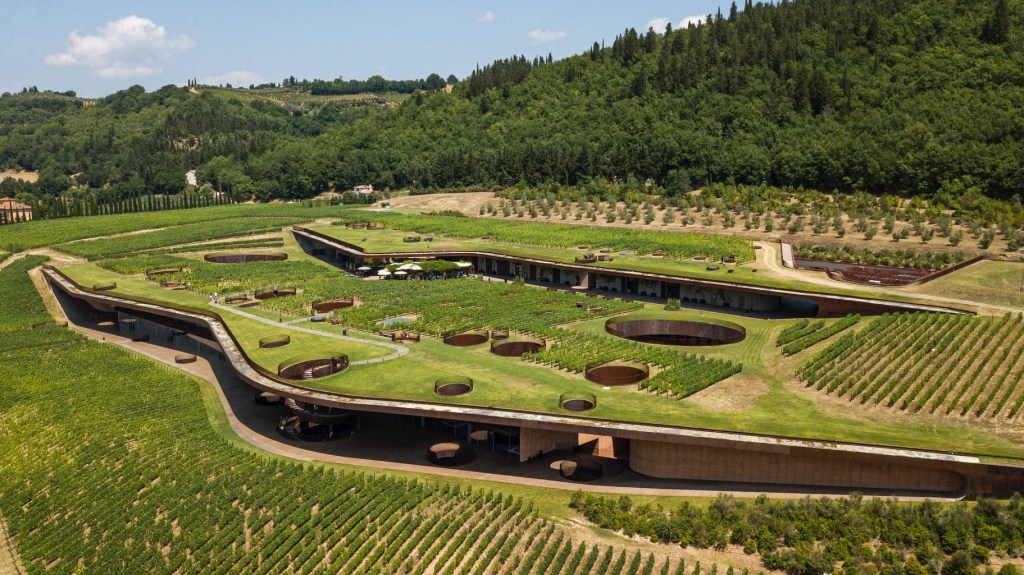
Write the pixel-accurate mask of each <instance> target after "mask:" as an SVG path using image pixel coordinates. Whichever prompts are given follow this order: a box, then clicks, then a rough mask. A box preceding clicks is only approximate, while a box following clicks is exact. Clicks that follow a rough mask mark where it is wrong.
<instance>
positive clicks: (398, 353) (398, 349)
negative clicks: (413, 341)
mask: <svg viewBox="0 0 1024 575" xmlns="http://www.w3.org/2000/svg"><path fill="white" fill-rule="evenodd" d="M210 305H212V306H213V307H215V308H217V309H219V310H221V311H226V312H228V313H233V314H235V315H240V316H242V317H244V318H248V319H251V320H255V321H258V322H260V323H265V324H267V325H272V326H274V327H279V328H283V329H290V330H292V331H300V332H302V333H309V334H313V335H318V336H322V337H329V338H331V339H340V340H342V341H351V342H355V343H365V344H368V345H376V346H380V347H386V348H388V349H391V350H393V351H394V353H392V354H390V355H385V356H384V357H375V358H373V359H361V360H359V361H353V362H351V363H349V365H365V364H370V363H380V362H382V361H390V360H392V359H398V358H400V357H402V356H403V355H405V354H407V353H409V348H407V347H405V346H404V345H398V344H397V343H390V342H386V341H377V340H373V339H363V338H361V337H352V336H349V335H340V334H337V333H330V332H327V331H320V330H317V329H310V328H308V327H299V326H297V325H292V324H290V323H280V322H276V321H274V320H272V319H267V318H265V317H262V316H258V315H256V314H254V313H249V312H247V311H242V310H240V309H238V308H233V307H231V306H227V305H224V304H222V303H211V304H210Z"/></svg>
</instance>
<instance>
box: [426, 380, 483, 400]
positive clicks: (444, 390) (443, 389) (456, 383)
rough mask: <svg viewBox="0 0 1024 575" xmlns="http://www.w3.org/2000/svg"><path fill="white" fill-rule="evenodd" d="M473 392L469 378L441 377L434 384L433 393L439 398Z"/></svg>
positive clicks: (471, 381)
mask: <svg viewBox="0 0 1024 575" xmlns="http://www.w3.org/2000/svg"><path fill="white" fill-rule="evenodd" d="M471 391H473V380H472V379H471V378H469V377H461V376H452V377H442V378H440V379H438V380H437V381H435V382H434V393H436V394H437V395H440V396H441V397H455V396H458V395H466V394H467V393H469V392H471Z"/></svg>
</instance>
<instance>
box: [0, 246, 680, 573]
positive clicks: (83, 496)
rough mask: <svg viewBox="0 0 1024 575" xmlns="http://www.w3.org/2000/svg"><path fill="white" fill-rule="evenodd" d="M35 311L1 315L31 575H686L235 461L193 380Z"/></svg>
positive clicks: (506, 519) (6, 309) (2, 371)
mask: <svg viewBox="0 0 1024 575" xmlns="http://www.w3.org/2000/svg"><path fill="white" fill-rule="evenodd" d="M32 263H38V262H26V263H25V264H22V262H16V264H20V265H17V266H10V267H8V268H7V269H4V270H3V271H0V286H2V287H3V288H4V289H5V291H6V293H20V294H24V295H25V297H28V296H29V295H32V296H34V289H33V287H32V284H31V282H30V281H29V279H28V277H27V276H26V275H25V269H24V268H26V267H27V266H28V265H30V264H32ZM12 290H13V291H12ZM25 304H26V302H23V301H21V300H18V301H13V302H11V301H9V300H4V301H3V302H0V350H2V351H0V381H4V382H5V384H4V386H5V388H4V389H5V392H4V393H3V394H0V430H2V431H0V454H3V457H0V513H2V515H3V517H4V519H5V520H6V522H7V524H8V526H9V530H10V533H11V535H12V538H13V540H14V542H15V544H16V546H17V550H18V552H19V554H20V555H21V558H22V561H23V562H24V563H25V565H26V566H27V568H28V570H29V571H30V572H33V573H39V572H44V571H45V572H47V573H59V574H64V573H76V572H90V573H185V572H189V573H195V572H203V573H217V574H241V573H245V574H250V573H281V572H289V573H301V574H305V573H360V574H361V573H381V574H387V573H411V574H417V575H422V574H424V573H428V572H429V573H443V574H448V575H454V574H456V573H460V574H475V575H483V574H491V573H509V574H512V573H531V572H532V573H565V574H569V573H595V574H596V573H629V574H637V573H641V572H643V573H653V572H654V569H655V568H658V569H659V570H660V571H659V572H661V573H669V572H673V573H674V572H680V571H679V567H680V566H679V565H676V564H675V563H672V564H669V563H668V562H667V561H666V560H665V559H658V558H655V557H653V556H650V555H640V554H637V553H634V552H630V551H626V550H616V549H611V548H608V547H606V546H600V547H597V546H593V545H587V544H584V543H581V542H578V541H575V540H573V539H571V538H569V537H567V536H566V535H564V534H563V533H562V532H561V531H560V530H558V529H556V528H555V527H554V526H552V525H551V524H550V523H548V522H546V521H545V520H543V519H540V518H538V517H537V516H536V513H535V512H533V511H532V509H531V505H530V504H529V503H526V502H524V501H522V500H521V499H518V498H513V497H511V496H506V495H503V494H501V493H494V492H491V491H485V490H480V489H473V490H468V489H466V488H460V487H458V486H456V485H453V484H449V483H433V482H423V481H418V480H407V479H396V478H392V477H389V476H387V475H375V476H368V475H364V474H357V473H349V472H339V471H335V470H331V469H327V468H324V467H319V466H309V465H300V464H295V463H285V462H278V461H273V460H269V459H267V458H265V457H260V456H257V455H254V454H251V453H248V452H246V451H243V450H240V449H238V448H236V447H234V446H232V445H231V444H230V443H229V442H227V441H225V440H224V439H223V438H221V437H219V436H218V435H217V434H216V433H215V432H214V431H213V429H212V428H211V427H210V422H209V420H208V418H207V414H206V412H205V410H204V408H203V402H202V400H201V398H200V395H199V392H198V388H197V383H196V382H195V380H193V379H191V378H188V377H185V376H183V375H180V374H178V373H177V372H173V371H171V370H168V369H166V368H164V367H162V366H159V365H156V364H154V363H152V362H150V361H148V360H146V359H144V358H141V357H135V356H132V355H130V354H128V353H127V352H125V351H123V350H120V349H119V348H116V347H114V346H111V345H102V344H99V343H94V342H91V341H88V340H86V339H85V338H83V337H81V336H78V335H76V334H74V333H73V332H70V331H68V330H66V329H64V328H62V327H58V326H56V325H53V324H51V325H50V326H46V327H39V328H38V329H26V328H22V327H20V326H24V325H33V324H37V323H38V322H39V321H40V320H42V319H44V318H45V317H47V316H46V312H45V309H43V308H42V305H41V304H40V303H39V302H38V298H36V301H35V304H34V305H28V307H25ZM154 390H159V391H158V392H154Z"/></svg>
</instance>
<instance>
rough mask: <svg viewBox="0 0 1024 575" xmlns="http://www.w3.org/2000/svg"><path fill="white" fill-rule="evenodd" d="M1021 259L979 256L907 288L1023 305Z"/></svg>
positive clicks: (1023, 266)
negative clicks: (998, 259) (936, 277)
mask: <svg viewBox="0 0 1024 575" xmlns="http://www.w3.org/2000/svg"><path fill="white" fill-rule="evenodd" d="M1022 285H1024V263H1021V262H997V261H989V260H983V261H980V262H977V263H974V264H971V265H969V266H967V267H965V268H963V269H960V270H957V271H955V272H953V273H951V274H948V275H945V276H943V277H941V278H938V279H936V280H932V281H930V282H928V283H926V284H924V285H921V286H918V287H914V288H911V289H910V290H909V291H913V292H914V293H921V294H928V295H938V296H943V297H950V298H956V299H963V300H969V301H980V302H986V303H991V304H996V305H1003V306H1012V307H1018V308H1022V309H1024V291H1022V290H1021V286H1022Z"/></svg>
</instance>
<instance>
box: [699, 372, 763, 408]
mask: <svg viewBox="0 0 1024 575" xmlns="http://www.w3.org/2000/svg"><path fill="white" fill-rule="evenodd" d="M766 393H768V384H767V383H766V382H765V381H764V380H762V379H761V378H759V377H755V376H753V375H750V374H747V373H738V374H736V375H734V376H732V377H730V378H729V379H726V380H725V381H720V382H718V383H716V384H715V385H712V386H709V387H707V388H705V389H703V390H701V391H698V392H697V393H695V394H693V395H691V396H690V397H687V398H686V401H688V402H690V403H694V404H696V405H698V406H700V407H703V408H705V409H708V410H711V411H740V410H744V409H750V408H752V407H755V406H756V405H757V400H758V399H759V398H760V397H761V396H763V395H765V394H766Z"/></svg>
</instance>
